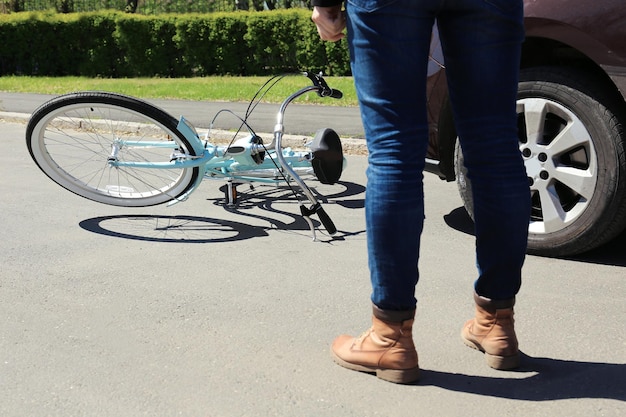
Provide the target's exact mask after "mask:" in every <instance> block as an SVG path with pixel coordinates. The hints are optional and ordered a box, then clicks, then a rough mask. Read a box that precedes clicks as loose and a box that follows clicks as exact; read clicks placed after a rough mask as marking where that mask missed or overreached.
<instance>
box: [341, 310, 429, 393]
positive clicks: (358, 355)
mask: <svg viewBox="0 0 626 417" xmlns="http://www.w3.org/2000/svg"><path fill="white" fill-rule="evenodd" d="M414 317H415V310H410V311H387V310H381V309H379V308H378V307H376V306H374V315H373V317H372V327H371V328H370V329H369V330H367V331H366V332H365V333H363V334H362V335H361V336H359V337H358V338H355V337H351V336H346V335H343V336H339V337H338V338H337V339H335V341H334V342H333V345H332V347H331V352H332V355H333V359H334V360H335V362H336V363H337V364H339V365H341V366H343V367H344V368H348V369H352V370H354V371H361V372H368V373H373V374H376V376H377V377H378V378H380V379H384V380H385V381H389V382H395V383H399V384H406V383H409V382H414V381H417V380H418V379H419V365H418V359H417V351H416V350H415V344H414V343H413V318H414Z"/></svg>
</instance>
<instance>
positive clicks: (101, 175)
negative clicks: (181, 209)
mask: <svg viewBox="0 0 626 417" xmlns="http://www.w3.org/2000/svg"><path fill="white" fill-rule="evenodd" d="M177 123H178V122H177V120H176V119H175V118H173V117H172V116H171V115H169V114H167V113H165V112H164V111H163V110H161V109H159V108H157V107H155V106H153V105H151V104H149V103H146V102H144V101H142V100H138V99H136V98H132V97H127V96H123V95H119V94H114V93H105V92H80V93H72V94H67V95H64V96H60V97H57V98H55V99H53V100H51V101H49V102H47V103H45V104H43V105H42V106H41V107H40V108H38V109H37V110H35V112H34V113H33V115H32V117H31V119H30V121H29V123H28V126H27V128H26V143H27V145H28V150H29V152H30V155H31V156H32V158H33V160H34V161H35V163H36V164H37V166H39V168H40V169H41V170H42V171H43V172H44V173H45V174H46V175H47V176H48V177H50V178H51V179H52V180H53V181H54V182H56V183H57V184H59V185H61V186H62V187H63V188H66V189H67V190H69V191H71V192H73V193H75V194H78V195H80V196H82V197H85V198H88V199H90V200H94V201H97V202H100V203H104V204H111V205H114V206H125V207H145V206H153V205H157V204H162V203H165V202H167V201H170V200H173V199H175V198H177V197H179V196H180V195H182V194H184V193H185V192H186V191H187V190H188V189H189V188H190V187H191V186H192V185H193V184H194V182H195V180H196V179H197V177H198V175H199V168H198V167H191V168H189V167H188V168H176V169H158V168H156V167H150V166H149V165H150V163H164V162H165V163H167V162H169V161H171V160H172V155H173V154H174V153H177V154H185V155H189V156H195V152H194V149H193V147H192V146H191V144H190V143H189V141H188V140H187V139H186V138H185V137H184V136H183V135H182V134H181V133H180V132H179V131H178V129H177V128H176V126H177ZM111 161H115V162H120V164H119V165H117V164H112V163H111ZM133 164H136V166H135V165H133Z"/></svg>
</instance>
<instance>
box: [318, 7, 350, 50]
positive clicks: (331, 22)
mask: <svg viewBox="0 0 626 417" xmlns="http://www.w3.org/2000/svg"><path fill="white" fill-rule="evenodd" d="M311 20H313V22H314V23H315V26H317V33H319V35H320V38H321V39H323V40H325V41H331V42H335V41H338V40H339V39H342V38H343V37H344V36H345V34H344V33H343V30H344V29H345V28H346V15H345V12H344V11H342V10H341V6H333V7H318V6H315V7H314V8H313V14H312V15H311Z"/></svg>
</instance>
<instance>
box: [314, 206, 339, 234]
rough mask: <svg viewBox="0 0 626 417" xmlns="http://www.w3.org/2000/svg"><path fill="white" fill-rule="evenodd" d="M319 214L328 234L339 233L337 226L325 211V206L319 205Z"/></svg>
mask: <svg viewBox="0 0 626 417" xmlns="http://www.w3.org/2000/svg"><path fill="white" fill-rule="evenodd" d="M317 216H318V217H319V218H320V221H321V222H322V224H323V225H324V228H325V229H326V231H327V232H328V234H330V235H334V234H335V233H337V228H336V227H335V224H334V223H333V221H332V220H331V219H330V217H329V216H328V214H326V211H324V208H322V207H319V208H318V209H317Z"/></svg>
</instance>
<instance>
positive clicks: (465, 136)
mask: <svg viewBox="0 0 626 417" xmlns="http://www.w3.org/2000/svg"><path fill="white" fill-rule="evenodd" d="M346 9H347V20H348V23H347V25H348V42H349V45H350V61H351V67H352V74H353V76H354V82H355V85H356V88H357V93H358V98H359V102H360V107H361V114H362V118H363V124H364V128H365V135H366V139H367V144H368V149H369V165H368V169H367V181H368V182H367V191H366V202H365V216H366V228H367V244H368V261H369V268H370V275H371V282H372V290H373V292H372V302H373V303H374V304H375V305H377V306H378V307H380V308H382V309H388V310H406V309H413V308H415V304H416V299H415V285H416V284H417V281H418V277H419V272H418V258H419V249H420V236H421V233H422V229H423V223H424V190H423V176H422V171H423V169H424V158H425V156H426V150H427V146H428V123H427V108H426V74H427V66H428V54H429V46H430V39H431V32H432V29H433V24H434V23H435V22H437V26H438V28H439V34H440V39H441V44H442V48H443V53H444V60H445V65H446V76H447V79H448V87H449V90H450V100H451V103H452V108H453V113H454V118H455V125H456V128H457V133H458V135H459V138H460V141H461V146H462V148H463V154H464V158H465V165H466V167H467V170H468V178H470V179H471V182H472V190H473V198H474V218H475V234H476V263H477V268H478V278H477V279H476V281H475V284H474V289H475V291H476V292H477V293H478V294H479V295H482V296H484V297H487V298H491V299H496V300H498V299H507V298H511V297H514V296H515V294H517V292H518V291H519V288H520V285H521V269H522V264H523V262H524V256H525V252H526V242H527V237H528V236H527V235H528V221H529V216H530V191H529V186H528V180H527V177H526V172H525V169H524V164H523V161H522V158H521V155H520V152H519V147H518V146H519V145H518V136H517V116H516V108H515V101H516V95H517V83H518V68H519V61H520V50H521V43H522V41H523V38H524V29H523V24H522V19H523V18H522V15H523V3H522V0H447V1H446V0H348V2H347V5H346ZM449 256H450V261H451V262H452V261H453V260H454V254H453V253H450V254H449Z"/></svg>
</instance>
